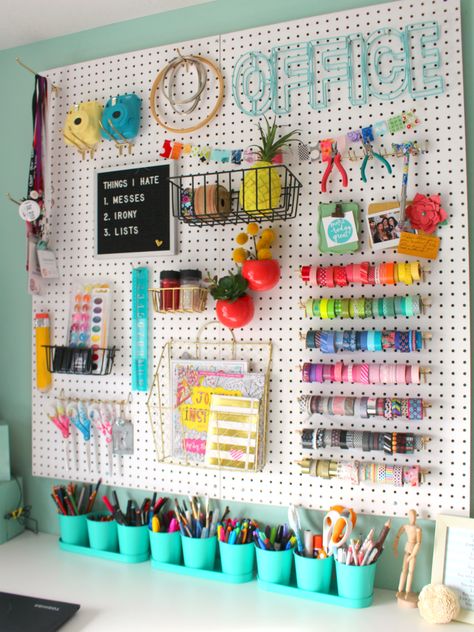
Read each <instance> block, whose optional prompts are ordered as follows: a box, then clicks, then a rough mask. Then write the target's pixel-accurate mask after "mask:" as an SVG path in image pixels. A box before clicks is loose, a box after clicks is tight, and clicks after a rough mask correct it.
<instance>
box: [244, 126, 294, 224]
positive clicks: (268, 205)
mask: <svg viewBox="0 0 474 632" xmlns="http://www.w3.org/2000/svg"><path fill="white" fill-rule="evenodd" d="M265 125H266V128H265V129H264V128H263V127H262V125H260V123H258V132H259V134H260V145H253V147H256V150H257V151H256V154H257V157H258V160H257V162H255V163H254V164H253V165H252V166H251V167H250V169H248V170H247V171H245V173H244V179H243V182H242V186H241V187H240V192H239V203H240V206H241V208H242V209H243V210H244V211H245V212H246V213H248V214H249V215H252V214H257V215H259V214H265V213H271V212H272V210H273V209H276V208H278V207H279V205H280V194H281V179H280V174H279V173H278V169H277V168H275V167H274V165H273V164H272V160H273V159H274V158H275V156H276V155H277V154H279V153H280V152H281V151H282V150H283V149H285V147H287V146H288V145H289V144H290V143H291V142H294V141H296V140H297V139H296V138H295V136H296V135H297V134H299V133H300V132H299V130H292V131H290V132H288V133H287V134H284V135H283V136H280V137H279V138H277V132H278V125H277V124H276V117H275V119H274V120H273V123H269V121H268V119H267V118H265Z"/></svg>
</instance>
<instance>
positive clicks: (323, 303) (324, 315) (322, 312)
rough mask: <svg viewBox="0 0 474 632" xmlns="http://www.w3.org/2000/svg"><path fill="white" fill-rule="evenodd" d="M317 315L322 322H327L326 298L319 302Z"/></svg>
mask: <svg viewBox="0 0 474 632" xmlns="http://www.w3.org/2000/svg"><path fill="white" fill-rule="evenodd" d="M319 313H320V316H321V318H322V319H323V320H327V319H328V318H329V316H328V299H327V298H322V299H321V300H320V301H319Z"/></svg>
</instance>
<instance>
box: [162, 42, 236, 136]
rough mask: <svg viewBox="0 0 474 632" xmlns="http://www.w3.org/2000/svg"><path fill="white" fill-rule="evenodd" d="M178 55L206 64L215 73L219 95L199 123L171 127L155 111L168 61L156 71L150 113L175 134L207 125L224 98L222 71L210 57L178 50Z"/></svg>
mask: <svg viewBox="0 0 474 632" xmlns="http://www.w3.org/2000/svg"><path fill="white" fill-rule="evenodd" d="M177 52H178V55H179V56H180V57H181V58H182V60H183V62H184V63H186V62H199V63H201V64H205V65H206V66H208V67H209V68H210V69H211V70H212V72H213V73H214V74H215V76H216V78H217V81H218V84H219V95H218V97H217V101H216V104H215V105H214V107H213V108H212V110H211V111H210V112H209V114H208V115H207V116H206V118H204V119H203V120H202V121H201V122H200V123H197V124H196V125H193V126H191V127H185V128H182V129H180V128H178V127H171V126H170V125H167V124H166V123H164V122H163V121H162V120H161V119H160V117H159V116H158V113H157V111H156V105H155V103H156V93H157V91H158V88H159V87H160V85H161V82H162V81H163V79H164V78H165V76H166V74H167V73H168V70H169V68H170V66H171V63H172V62H170V63H169V64H167V65H166V66H165V67H164V68H163V69H162V70H160V72H159V73H158V75H157V77H156V79H155V81H154V82H153V85H152V87H151V92H150V110H151V113H152V115H153V118H154V119H155V121H156V122H157V123H158V125H161V127H164V128H165V129H166V130H168V131H169V132H174V133H176V134H190V133H191V132H195V131H196V130H198V129H201V127H204V126H205V125H207V124H208V123H209V121H211V120H212V119H213V118H214V117H215V115H216V114H217V112H218V110H219V108H220V106H221V104H222V101H223V99H224V78H223V76H222V73H221V71H220V69H219V67H218V66H217V65H216V64H215V63H214V62H213V61H211V60H210V59H207V57H201V55H184V56H183V55H181V53H180V52H179V51H177Z"/></svg>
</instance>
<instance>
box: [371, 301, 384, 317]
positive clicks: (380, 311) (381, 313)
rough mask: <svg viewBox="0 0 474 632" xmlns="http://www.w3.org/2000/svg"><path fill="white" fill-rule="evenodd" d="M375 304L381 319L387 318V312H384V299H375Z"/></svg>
mask: <svg viewBox="0 0 474 632" xmlns="http://www.w3.org/2000/svg"><path fill="white" fill-rule="evenodd" d="M374 301H375V304H376V306H377V309H376V312H377V316H378V317H379V318H383V317H384V316H385V312H384V311H383V301H384V299H383V298H374Z"/></svg>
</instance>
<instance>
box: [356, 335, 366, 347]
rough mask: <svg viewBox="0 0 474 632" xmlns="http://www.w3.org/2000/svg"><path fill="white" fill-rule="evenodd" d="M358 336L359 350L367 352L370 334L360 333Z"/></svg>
mask: <svg viewBox="0 0 474 632" xmlns="http://www.w3.org/2000/svg"><path fill="white" fill-rule="evenodd" d="M356 335H357V336H358V341H357V349H360V351H367V336H368V332H367V331H359V332H357V334H356Z"/></svg>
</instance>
